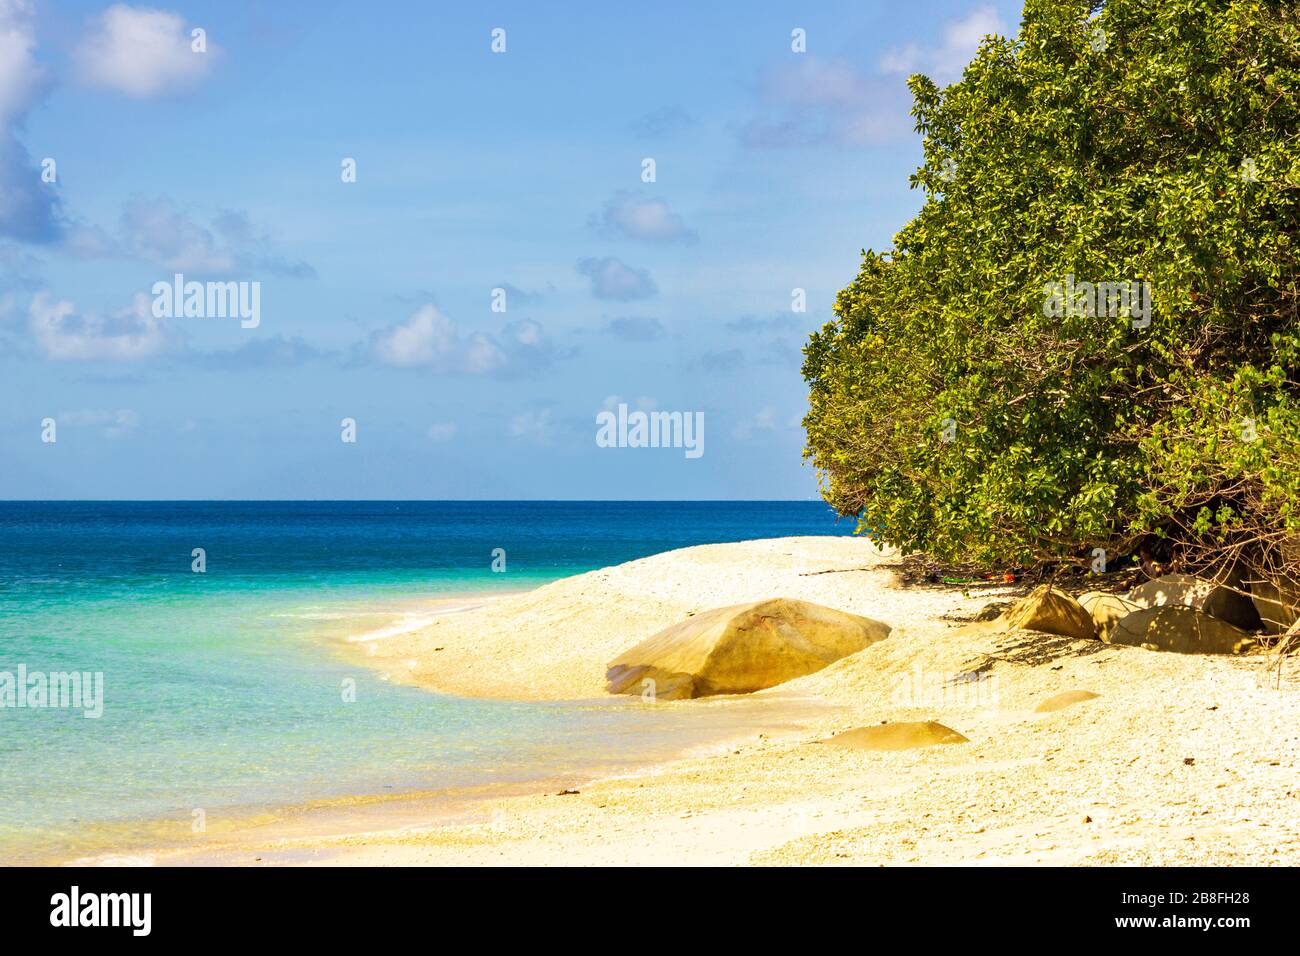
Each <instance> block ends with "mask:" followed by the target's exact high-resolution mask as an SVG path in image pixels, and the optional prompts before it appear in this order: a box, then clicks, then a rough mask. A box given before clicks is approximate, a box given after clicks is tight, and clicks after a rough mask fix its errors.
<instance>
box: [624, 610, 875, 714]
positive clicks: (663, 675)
mask: <svg viewBox="0 0 1300 956" xmlns="http://www.w3.org/2000/svg"><path fill="white" fill-rule="evenodd" d="M889 632H890V627H889V625H888V624H882V623H880V622H879V621H873V620H871V619H869V618H865V617H858V616H857V615H856V614H845V613H844V612H843V611H836V610H833V609H832V608H828V607H822V606H821V605H819V604H810V603H808V602H807V601H792V600H786V599H784V598H776V599H773V600H769V601H759V602H757V603H755V604H737V605H734V606H732V607H722V608H716V609H714V610H711V611H705V612H704V613H702V614H697V615H695V616H694V617H691V618H687V619H686V620H685V621H682V622H681V623H679V624H674V625H672V626H671V627H668V628H665V629H664V630H662V631H660V632H659V633H658V634H656V635H654V636H653V637H650V638H648V639H646V640H644V641H642V642H641V643H640V644H638V645H637V646H636V647H634V648H632V649H631V650H629V651H626V652H625V653H624V654H622V655H621V656H620V657H619V658H618V659H617V660H615V661H614V662H612V663H611V664H610V665H609V670H608V671H607V672H606V673H605V679H606V680H607V681H608V685H607V686H606V690H608V691H609V693H611V694H643V693H646V692H647V691H650V690H652V691H653V695H654V696H655V697H656V698H658V699H661V700H679V699H682V698H690V697H707V696H709V695H711V694H748V693H750V692H752V691H756V690H762V689H763V688H765V687H773V686H775V685H777V684H781V683H784V682H785V681H788V680H793V679H794V678H796V677H803V676H804V675H805V674H811V673H813V672H814V671H819V670H821V669H822V668H823V667H825V666H826V665H827V664H830V663H832V662H833V661H837V660H839V659H840V658H841V657H845V656H847V655H849V654H853V653H855V652H857V651H860V650H862V649H863V648H864V647H867V646H868V645H870V644H874V643H875V642H876V641H880V640H884V639H885V638H886V637H888V636H889ZM645 681H653V682H654V683H653V684H652V685H646V684H645V683H644V682H645Z"/></svg>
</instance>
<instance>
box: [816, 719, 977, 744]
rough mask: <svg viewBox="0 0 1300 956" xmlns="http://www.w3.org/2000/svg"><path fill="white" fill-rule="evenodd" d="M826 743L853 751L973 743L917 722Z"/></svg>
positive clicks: (945, 729) (928, 723) (877, 728)
mask: <svg viewBox="0 0 1300 956" xmlns="http://www.w3.org/2000/svg"><path fill="white" fill-rule="evenodd" d="M823 743H827V744H830V745H831V746H832V747H847V748H849V749H851V750H911V749H912V748H913V747H933V746H934V745H935V744H965V743H970V740H969V739H968V738H966V737H963V736H962V735H961V734H959V733H957V731H955V730H953V729H952V728H951V727H945V726H944V725H943V724H940V723H937V722H936V721H933V720H918V721H903V722H900V723H896V724H876V725H874V726H871V727H858V728H856V729H855V730H846V731H844V733H842V734H836V735H835V736H834V737H831V738H830V739H829V740H826V741H823Z"/></svg>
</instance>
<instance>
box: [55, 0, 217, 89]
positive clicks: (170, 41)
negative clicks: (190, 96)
mask: <svg viewBox="0 0 1300 956" xmlns="http://www.w3.org/2000/svg"><path fill="white" fill-rule="evenodd" d="M191 43H192V40H191V36H190V30H189V29H188V28H187V27H186V25H185V21H184V20H183V19H182V18H181V16H180V14H177V13H171V12H169V11H166V10H149V9H145V8H143V7H130V6H127V5H126V4H124V3H118V4H115V5H113V6H111V7H109V8H108V9H107V10H105V11H104V12H103V13H101V14H100V15H99V16H97V17H92V18H91V19H90V21H89V22H88V23H87V25H86V33H85V36H84V37H83V38H82V40H81V44H80V46H79V47H78V48H77V61H78V65H79V67H80V71H81V76H82V78H83V79H84V80H85V81H86V82H88V83H90V84H91V85H93V86H99V87H102V88H104V89H109V90H114V91H115V92H118V93H124V94H126V95H127V96H133V97H147V96H156V95H158V94H160V93H173V92H177V91H180V90H184V89H187V88H189V87H191V86H193V85H194V84H195V83H197V82H198V81H199V80H200V79H202V78H203V77H204V76H205V75H207V73H208V72H209V71H210V70H211V69H212V63H213V60H214V58H215V57H216V56H217V55H218V53H219V52H220V50H219V49H218V47H217V46H216V45H215V44H213V43H211V42H210V41H209V42H208V44H207V51H206V52H202V53H200V52H195V51H194V50H193V49H192V48H191Z"/></svg>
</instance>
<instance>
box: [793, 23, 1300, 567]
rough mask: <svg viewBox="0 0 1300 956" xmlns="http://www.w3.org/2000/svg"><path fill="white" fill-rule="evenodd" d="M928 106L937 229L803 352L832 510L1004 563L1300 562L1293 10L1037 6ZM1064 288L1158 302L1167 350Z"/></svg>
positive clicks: (863, 280) (895, 260) (923, 110)
mask: <svg viewBox="0 0 1300 956" xmlns="http://www.w3.org/2000/svg"><path fill="white" fill-rule="evenodd" d="M909 85H910V87H911V90H912V94H913V97H914V107H913V115H914V116H915V118H916V128H917V131H918V132H919V133H920V134H921V135H922V136H923V139H924V156H925V160H924V165H923V166H922V167H921V168H920V169H919V170H917V172H916V174H915V175H914V176H913V177H912V185H913V187H914V188H920V189H923V190H924V191H925V193H926V200H925V203H924V206H923V208H922V209H921V211H920V212H919V213H918V214H917V215H916V217H915V218H914V219H913V220H912V221H911V222H909V223H907V225H906V226H904V227H903V229H902V230H901V231H900V232H899V233H898V234H897V236H896V237H895V239H894V247H893V248H892V249H891V250H889V251H887V252H883V253H877V252H874V251H870V250H868V251H866V252H864V254H863V262H862V267H861V270H860V272H859V273H858V275H857V277H856V279H854V281H853V283H852V284H851V285H849V286H848V287H847V288H845V289H844V290H842V291H841V292H840V293H839V296H838V298H837V300H836V304H835V318H834V320H833V321H831V322H830V323H829V324H827V325H826V326H825V327H824V328H823V329H821V330H820V331H819V332H817V333H814V335H813V336H812V338H811V340H810V342H809V343H808V345H807V347H806V349H805V363H804V376H805V378H806V379H807V381H808V383H809V385H810V408H809V412H808V415H807V417H806V419H805V422H804V424H805V427H806V429H807V436H808V447H807V450H806V452H805V454H806V456H808V457H810V458H811V459H812V461H813V462H814V464H815V465H816V467H817V468H818V470H819V474H820V477H821V481H822V490H823V495H824V496H825V497H826V499H827V500H828V501H829V502H831V503H832V504H833V505H834V506H835V507H836V508H837V509H838V510H839V511H840V512H841V513H843V514H851V515H856V516H857V517H858V519H859V526H860V530H867V531H871V532H872V533H873V534H875V535H877V536H879V537H881V538H882V539H883V540H885V541H887V542H889V543H891V544H896V545H899V546H902V547H904V548H906V549H909V550H913V549H914V550H922V551H926V552H929V553H931V554H934V555H936V556H938V557H941V558H947V559H961V560H976V561H981V562H985V563H1002V562H1014V563H1031V562H1035V561H1044V560H1061V559H1067V560H1068V559H1071V558H1078V557H1079V556H1081V555H1086V554H1090V553H1091V552H1092V549H1094V548H1105V549H1107V550H1108V551H1109V552H1110V553H1112V554H1115V553H1117V552H1124V551H1126V550H1128V549H1131V548H1132V547H1133V546H1134V545H1135V544H1136V543H1137V542H1139V541H1141V540H1143V539H1144V537H1145V538H1147V539H1148V540H1149V536H1151V535H1158V536H1166V537H1168V538H1169V539H1171V540H1173V541H1176V542H1178V543H1179V544H1180V545H1181V546H1182V547H1183V548H1184V549H1188V553H1190V551H1191V550H1192V549H1198V548H1199V549H1205V548H1218V549H1223V548H1225V547H1245V546H1250V547H1267V548H1270V549H1273V550H1274V551H1276V550H1277V549H1279V548H1281V549H1283V550H1285V549H1286V548H1288V547H1290V546H1291V544H1290V542H1293V541H1295V540H1296V537H1297V535H1298V534H1300V496H1298V494H1297V492H1300V389H1298V387H1297V356H1298V354H1300V316H1298V314H1297V300H1298V297H1300V288H1298V285H1297V275H1298V273H1297V261H1298V256H1300V250H1298V249H1297V242H1298V241H1300V230H1297V225H1298V224H1300V217H1298V210H1300V141H1298V140H1297V129H1298V128H1300V124H1297V119H1298V118H1300V101H1298V100H1297V96H1298V95H1300V12H1298V10H1297V8H1296V6H1294V5H1293V4H1291V3H1270V2H1258V0H1256V2H1251V0H1109V2H1107V3H1105V4H1098V3H1086V2H1079V0H1029V2H1028V3H1026V6H1025V12H1024V19H1023V23H1022V25H1021V29H1020V31H1019V34H1018V35H1017V36H1015V37H1012V38H1002V37H991V38H988V39H987V40H986V41H985V42H984V44H983V45H982V47H981V49H980V51H979V53H978V54H977V56H976V57H975V59H974V60H973V61H972V62H971V63H970V64H969V65H968V67H967V68H966V70H965V73H964V75H963V77H962V79H961V80H960V81H958V82H956V83H955V84H953V85H951V86H949V87H947V88H946V89H942V90H940V89H939V88H937V87H936V86H935V84H934V83H932V82H931V81H930V80H929V79H927V78H926V77H923V76H913V77H912V78H911V79H910V80H909ZM1067 281H1073V282H1074V283H1083V282H1092V283H1103V282H1113V283H1120V282H1126V281H1133V282H1139V283H1140V282H1147V283H1150V289H1151V293H1152V302H1153V308H1152V311H1151V314H1150V322H1149V324H1147V325H1145V326H1143V323H1142V321H1141V319H1140V317H1135V315H1134V314H1133V309H1124V308H1119V309H1113V308H1112V309H1109V310H1108V309H1105V308H1102V307H1101V304H1100V303H1099V307H1098V308H1097V309H1096V310H1088V309H1069V310H1067V311H1066V314H1064V315H1053V314H1050V313H1051V312H1052V311H1053V310H1052V309H1051V308H1048V307H1047V301H1048V299H1049V297H1050V296H1049V290H1050V288H1051V283H1054V282H1062V283H1064V282H1067ZM1057 311H1059V310H1057ZM1093 311H1095V313H1096V314H1088V313H1089V312H1093ZM1202 553H1204V552H1202Z"/></svg>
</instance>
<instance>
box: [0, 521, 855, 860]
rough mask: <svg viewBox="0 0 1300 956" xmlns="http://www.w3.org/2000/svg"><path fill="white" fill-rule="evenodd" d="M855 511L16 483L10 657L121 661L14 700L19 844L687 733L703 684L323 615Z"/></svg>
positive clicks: (4, 802)
mask: <svg viewBox="0 0 1300 956" xmlns="http://www.w3.org/2000/svg"><path fill="white" fill-rule="evenodd" d="M849 530H850V525H849V524H848V523H845V522H840V523H838V524H837V523H836V522H835V519H834V516H833V515H832V514H831V513H830V512H829V511H828V510H827V509H826V507H825V506H824V505H823V504H821V503H819V502H770V503H768V502H758V503H754V502H745V503H735V502H727V503H721V502H684V503H604V502H551V503H536V502H473V503H461V502H419V503H407V502H369V503H361V502H358V503H351V502H329V503H324V502H290V503H283V502H275V503H267V502H256V503H255V502H203V503H199V502H194V503H177V502H156V503H155V502H114V503H95V502H39V503H37V502H0V681H2V680H3V675H4V674H5V673H6V672H7V673H10V674H16V673H17V672H18V669H19V667H20V665H21V666H23V667H25V668H26V670H27V672H28V673H29V674H33V673H37V672H41V673H49V672H71V671H77V672H86V673H90V674H102V675H103V702H102V704H103V708H102V716H99V717H98V718H93V717H91V718H88V717H86V716H84V708H83V709H76V708H61V707H37V708H16V707H8V706H6V707H0V766H2V767H3V771H2V773H0V858H4V859H6V860H9V861H14V860H22V859H31V858H37V857H40V856H42V855H45V856H48V855H49V854H50V853H51V852H54V851H58V850H60V849H66V851H67V852H69V853H71V852H73V851H74V850H75V848H77V847H78V846H80V845H81V843H82V839H83V835H84V834H85V833H86V832H87V831H88V830H89V829H91V828H94V827H103V826H105V825H109V826H115V827H116V830H115V832H117V833H119V834H125V835H126V836H124V837H123V839H126V840H128V842H129V836H130V834H131V833H132V821H157V820H160V819H161V820H172V821H175V823H176V827H177V829H178V831H184V832H188V830H189V827H190V823H191V820H192V817H193V811H194V810H196V809H201V810H203V812H204V814H206V815H207V818H208V819H209V820H213V819H219V818H220V817H221V816H222V815H223V814H230V813H235V812H242V811H247V810H251V809H255V808H258V807H265V806H274V805H284V804H293V803H301V802H305V801H308V800H314V799H319V798H324V797H330V796H346V795H350V794H367V793H382V792H387V791H397V790H406V789H430V788H441V787H459V786H470V785H475V784H481V783H488V782H498V781H500V782H504V781H519V780H528V779H536V778H540V777H544V776H549V775H551V774H553V773H556V772H560V771H563V770H564V769H566V768H572V767H575V766H581V767H583V768H588V769H600V768H601V767H614V766H619V765H623V764H625V763H629V762H634V761H636V760H637V759H644V758H645V757H647V756H649V755H653V754H655V753H657V752H661V751H663V752H666V751H667V750H668V749H669V748H670V746H671V745H672V744H673V742H674V741H677V742H680V741H681V740H682V739H683V735H688V734H690V733H691V731H692V728H691V725H690V723H689V716H687V715H685V714H684V713H683V711H682V709H680V708H658V709H656V708H646V707H643V706H639V705H637V704H636V703H635V702H634V701H630V700H612V701H599V702H587V703H580V702H572V703H562V704H560V703H556V704H535V703H509V702H499V701H481V700H467V699H462V698H454V697H447V696H442V695H437V694H430V693H426V692H424V691H420V690H416V689H413V688H407V687H400V686H395V685H392V684H389V683H387V682H385V681H383V680H382V679H380V677H379V676H378V675H377V674H375V673H373V672H371V671H369V670H366V669H364V668H358V667H357V666H355V665H353V664H351V663H350V662H348V661H346V660H344V659H342V658H340V657H339V656H338V655H336V654H334V653H332V652H331V650H330V648H328V647H327V646H326V645H325V643H324V641H323V639H322V637H321V635H322V633H323V632H324V631H325V630H329V631H330V632H331V633H335V634H337V633H338V632H339V630H340V629H343V630H345V631H346V630H347V629H349V628H350V627H352V622H355V629H356V631H357V633H362V632H366V631H369V630H372V629H374V628H375V627H376V626H377V625H380V626H382V624H383V623H384V622H385V620H386V618H385V617H384V613H388V612H392V611H393V609H394V608H397V609H400V610H405V611H409V610H410V609H411V608H412V607H414V606H415V605H416V602H421V601H429V600H432V599H437V598H442V597H447V596H454V595H473V594H481V593H484V592H491V591H501V590H516V589H520V588H527V587H532V586H535V585H537V584H540V583H543V582H545V581H549V580H554V579H556V578H559V577H563V576H566V575H569V574H575V573H579V572H582V571H586V570H590V569H592V568H596V567H602V566H606V565H609V564H614V563H618V562H621V561H627V560H631V559H633V558H637V557H643V556H645V555H647V554H653V553H656V552H659V551H664V550H668V549H670V548H676V547H683V546H687V545H692V544H702V543H712V542H721V541H735V540H743V539H747V538H758V537H773V536H781V535H791V534H844V533H848V532H849ZM194 548H203V549H204V550H205V552H206V561H207V569H206V572H205V573H202V574H199V573H194V572H193V571H192V570H191V562H192V560H193V558H192V557H191V555H192V551H193V549H194ZM495 549H503V550H504V552H505V571H504V572H503V573H499V572H494V571H493V570H492V562H493V553H494V550H495ZM387 620H392V617H391V614H390V616H389V617H388V618H387ZM92 683H93V682H92ZM349 685H351V686H354V687H355V695H354V696H355V699H354V700H352V701H345V700H344V692H345V690H346V689H347V688H348V686H349ZM738 713H739V712H738ZM737 719H742V720H743V717H741V718H737ZM140 832H141V834H142V836H141V839H144V836H143V834H144V833H145V828H144V826H143V824H142V826H141V830H140ZM157 832H158V831H157V828H156V826H153V827H151V828H150V829H148V833H149V835H150V836H151V837H153V836H156V834H157Z"/></svg>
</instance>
